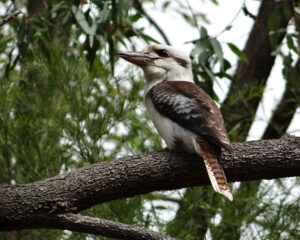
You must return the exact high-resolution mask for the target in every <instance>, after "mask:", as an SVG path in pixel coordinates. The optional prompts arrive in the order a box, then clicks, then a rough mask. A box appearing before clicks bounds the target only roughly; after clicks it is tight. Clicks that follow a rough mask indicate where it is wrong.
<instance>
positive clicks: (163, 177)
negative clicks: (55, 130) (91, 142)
mask: <svg viewBox="0 0 300 240" xmlns="http://www.w3.org/2000/svg"><path fill="white" fill-rule="evenodd" d="M233 147H234V149H235V153H234V155H230V154H228V153H227V152H222V156H221V157H220V162H222V164H223V166H224V169H225V172H226V176H227V179H228V180H229V181H230V182H233V181H250V180H257V179H273V178H280V177H292V176H299V175H300V151H299V148H300V138H297V137H294V136H290V135H287V136H285V137H284V138H281V139H276V140H262V141H252V142H245V143H234V144H233ZM206 184H209V179H208V177H207V173H206V170H205V166H204V164H203V161H202V160H201V159H200V158H199V157H198V156H196V155H188V154H183V153H174V152H170V151H167V150H163V151H159V152H149V153H145V154H141V155H135V156H127V157H123V158H119V159H115V160H111V161H108V162H103V163H99V164H93V165H89V166H87V167H84V168H80V169H77V170H75V171H72V172H69V173H65V174H61V175H59V176H56V177H53V178H48V179H44V180H41V181H38V182H34V183H29V184H25V185H15V186H6V187H2V188H0V196H1V198H0V231H7V230H17V229H24V228H40V227H44V224H43V221H41V220H43V219H47V218H49V217H51V215H55V214H60V213H77V212H80V211H82V210H84V209H87V208H90V207H91V206H94V205H96V204H99V203H103V202H107V201H111V200H114V199H120V198H125V197H132V196H134V195H137V194H144V193H149V192H152V191H156V190H171V189H178V188H184V187H192V186H200V185H206ZM49 227H50V226H49Z"/></svg>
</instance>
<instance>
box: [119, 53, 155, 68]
mask: <svg viewBox="0 0 300 240" xmlns="http://www.w3.org/2000/svg"><path fill="white" fill-rule="evenodd" d="M118 55H119V57H121V58H123V59H124V60H126V61H128V62H130V63H133V64H135V65H137V66H139V67H144V66H147V65H149V64H150V63H152V62H153V61H154V60H156V59H158V57H156V56H152V55H150V54H145V53H143V52H119V53H118Z"/></svg>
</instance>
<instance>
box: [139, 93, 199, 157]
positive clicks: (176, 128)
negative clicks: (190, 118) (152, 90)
mask: <svg viewBox="0 0 300 240" xmlns="http://www.w3.org/2000/svg"><path fill="white" fill-rule="evenodd" d="M145 104H146V108H147V110H148V113H149V115H150V118H151V120H152V122H153V124H154V126H155V128H156V129H157V131H158V133H159V135H160V136H161V137H162V138H163V140H164V141H165V142H166V144H167V147H168V148H169V149H170V150H175V151H176V150H179V149H177V148H178V146H176V140H177V141H178V140H179V141H180V142H182V143H184V146H182V147H183V148H184V150H185V151H186V152H189V153H196V149H195V147H194V144H195V139H196V137H197V135H196V134H195V133H193V132H191V131H189V130H187V129H184V128H183V127H181V126H180V125H178V124H177V123H175V122H173V121H172V120H171V119H169V118H167V117H164V116H162V115H161V114H160V113H159V112H158V111H157V110H156V109H155V107H154V106H153V104H152V101H151V99H150V98H149V97H145ZM197 152H199V151H197Z"/></svg>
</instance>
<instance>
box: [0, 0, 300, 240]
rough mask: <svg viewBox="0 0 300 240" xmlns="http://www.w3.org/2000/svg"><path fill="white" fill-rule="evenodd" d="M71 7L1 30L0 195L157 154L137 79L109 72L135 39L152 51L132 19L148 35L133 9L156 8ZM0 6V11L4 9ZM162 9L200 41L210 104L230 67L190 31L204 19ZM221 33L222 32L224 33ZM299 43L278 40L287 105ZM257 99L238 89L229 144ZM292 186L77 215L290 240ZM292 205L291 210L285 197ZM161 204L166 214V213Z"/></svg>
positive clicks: (197, 192)
mask: <svg viewBox="0 0 300 240" xmlns="http://www.w3.org/2000/svg"><path fill="white" fill-rule="evenodd" d="M80 2H81V1H43V4H38V6H35V8H33V9H31V11H30V12H31V13H30V14H32V15H30V16H28V18H25V17H24V16H23V18H22V19H20V20H19V21H11V22H9V23H8V24H7V26H8V25H9V27H8V30H7V31H2V29H1V31H0V53H1V54H0V99H1V101H0V184H1V185H2V186H3V185H8V184H23V183H28V182H32V181H36V180H39V179H44V178H47V177H50V176H54V175H57V174H59V173H62V172H67V171H70V170H72V169H75V168H79V167H82V166H84V165H86V164H93V163H96V162H102V161H107V160H110V159H113V158H116V157H119V156H124V155H128V154H138V153H143V152H147V151H151V150H159V149H161V148H162V141H161V139H160V137H159V136H158V135H157V134H156V132H155V131H154V128H153V126H152V124H151V123H149V119H148V116H147V114H146V113H145V108H144V104H143V96H142V88H143V86H144V80H143V79H142V77H141V76H140V75H139V74H137V72H134V70H133V69H131V68H126V69H125V68H124V69H122V66H120V67H119V66H118V69H117V70H119V71H120V73H117V71H116V72H115V65H116V63H117V56H116V52H117V49H118V48H119V47H121V46H122V47H123V48H127V49H135V44H134V42H133V40H134V39H136V38H139V39H142V40H143V41H144V42H146V43H151V42H154V43H157V41H156V40H155V39H154V38H153V37H152V36H149V35H147V33H146V31H145V29H144V28H137V27H136V23H137V22H138V21H140V20H141V19H147V20H148V21H149V23H150V24H152V25H153V26H155V23H153V22H151V21H150V20H149V18H147V17H146V14H145V12H144V10H143V8H142V7H143V5H144V3H145V2H152V3H156V2H157V1H154V0H152V1H136V0H130V1H125V0H119V1H114V0H112V1H99V0H92V1H89V3H88V4H85V5H84V7H83V6H82V5H81V4H80ZM211 2H213V3H214V4H217V1H214V0H212V1H211ZM0 3H1V4H4V5H3V6H6V7H7V6H8V4H10V2H9V1H1V2H0ZM29 3H34V1H33V0H31V1H30V0H29V1H28V4H29ZM24 4H25V3H23V1H14V2H13V7H18V8H19V7H23V6H25V7H27V8H29V5H24ZM176 4H177V5H176ZM163 8H164V10H165V12H168V11H172V9H173V11H175V12H176V13H179V14H180V15H181V16H182V17H183V19H184V20H185V21H187V22H188V23H189V24H190V25H191V26H194V27H195V29H196V30H197V31H199V38H198V39H196V40H193V41H191V42H190V43H191V44H193V49H192V52H191V58H192V61H193V72H194V79H195V82H196V83H197V84H199V85H200V86H201V87H203V88H204V89H205V91H206V92H207V93H209V94H210V95H211V96H212V97H213V98H214V99H215V100H216V101H218V100H219V98H218V96H217V95H216V93H215V92H214V88H213V86H214V84H215V83H217V81H218V79H220V78H227V79H229V80H233V81H235V80H236V79H235V76H233V74H232V73H230V72H229V70H232V69H231V66H232V65H233V63H232V62H230V61H229V60H228V59H226V56H224V52H223V49H222V43H221V42H220V41H219V40H218V36H211V35H209V33H208V31H207V30H206V28H205V27H204V26H202V24H199V23H198V22H202V23H203V22H204V23H209V19H207V17H206V15H205V13H202V12H196V11H195V10H194V9H192V8H191V7H190V6H189V5H188V4H184V3H183V2H182V1H164V3H163ZM242 11H244V14H245V15H247V16H249V17H250V18H251V19H255V18H256V17H255V16H253V15H252V14H251V13H250V12H249V11H248V9H247V7H246V6H245V4H244V5H243V6H242ZM295 11H296V12H297V11H298V8H297V7H296V8H295ZM291 13H292V12H291V9H289V8H288V7H285V9H284V17H286V18H289V17H291V16H292V14H291ZM281 17H282V16H279V14H278V12H274V13H273V15H272V17H271V18H270V19H269V22H268V27H269V29H270V41H271V43H272V46H273V48H274V49H276V50H275V51H274V54H278V53H279V52H280V48H279V46H278V44H277V40H278V36H279V35H280V34H282V33H283V32H285V29H281V27H280V19H281ZM156 28H157V26H156ZM230 29H231V25H230V26H229V25H228V26H227V27H226V28H225V31H229V30H230ZM161 34H162V35H163V33H161ZM163 37H164V36H163ZM298 37H299V34H298V33H297V32H294V33H289V34H288V35H287V36H286V46H287V47H288V49H289V54H287V55H286V56H284V61H283V76H284V78H285V79H286V81H287V82H288V85H289V86H292V87H293V89H295V96H296V97H298V95H299V94H296V93H297V91H296V89H298V87H299V84H298V82H299V81H298V80H299V71H298V70H297V68H296V67H294V62H295V61H294V60H295V58H296V57H297V58H298V56H299V42H298V39H297V38H298ZM226 44H227V46H228V47H229V48H230V49H231V51H232V52H233V53H234V54H235V55H236V56H237V57H238V58H240V59H241V60H242V61H244V62H245V63H246V64H247V65H249V64H250V63H249V61H248V59H247V57H246V56H245V54H244V53H243V51H242V50H240V49H239V48H237V47H236V45H234V44H233V43H231V42H228V43H226ZM264 90H265V88H264V86H262V85H260V84H259V81H257V79H254V80H253V81H252V82H251V83H250V82H243V88H241V89H238V90H237V91H236V92H234V94H232V96H231V102H230V104H229V106H228V107H229V108H232V107H234V105H235V103H237V102H242V103H243V106H244V109H240V112H239V114H238V115H237V116H231V119H227V121H231V120H232V119H243V120H245V119H246V122H247V124H240V122H241V121H237V124H236V125H234V126H233V127H232V128H231V129H228V130H230V132H229V135H230V136H231V140H233V141H239V140H241V139H245V137H246V136H247V133H248V132H247V130H243V129H248V127H249V126H250V125H251V124H252V119H253V117H254V116H255V114H256V109H252V108H251V107H250V105H251V101H253V100H255V99H258V100H260V99H261V98H262V95H263V93H264ZM297 184H298V185H299V179H298V180H295V182H293V184H291V185H289V182H288V181H286V182H285V181H273V182H272V183H271V185H268V184H266V183H264V182H263V183H261V182H247V183H241V184H240V185H238V184H234V185H233V189H234V190H233V195H234V202H228V201H227V200H225V199H224V198H222V197H221V196H219V195H218V194H216V193H214V192H213V191H212V189H211V187H210V186H207V187H199V188H191V189H187V190H186V191H181V193H179V194H178V193H176V194H174V193H173V194H172V195H171V196H169V193H165V192H162V193H151V194H147V195H143V196H135V197H132V198H128V199H120V200H116V201H112V202H108V203H104V204H101V205H98V206H94V207H92V208H90V209H88V210H85V211H84V212H83V214H86V215H90V216H95V217H99V218H105V219H111V220H114V221H117V222H123V223H127V224H134V225H138V226H142V227H146V228H151V229H154V230H158V231H160V232H163V233H167V234H170V235H172V236H175V237H179V238H182V239H188V240H194V239H205V238H206V239H210V238H211V239H296V238H297V234H298V233H299V231H300V229H299V224H298V223H299V214H297V213H298V212H299V206H300V205H299V196H293V195H292V191H294V190H295V186H297ZM272 189H273V192H272V194H270V191H271V190H272ZM274 189H275V190H276V191H274ZM280 194H282V196H280ZM173 195H175V197H174V196H173ZM290 195H291V196H293V198H292V200H293V201H291V200H289V199H288V198H287V197H288V196H290ZM166 202H172V203H173V206H175V207H168V206H167V205H166V204H165V203H166ZM146 206H150V207H146ZM170 212H173V213H174V214H175V218H174V219H172V220H170V221H168V222H167V221H166V220H165V219H164V218H163V217H162V215H163V214H167V215H168V214H170ZM253 229H256V230H253ZM0 239H106V238H103V237H98V236H92V235H87V234H81V233H70V232H62V231H56V230H51V231H50V230H25V231H17V232H12V233H1V234H0Z"/></svg>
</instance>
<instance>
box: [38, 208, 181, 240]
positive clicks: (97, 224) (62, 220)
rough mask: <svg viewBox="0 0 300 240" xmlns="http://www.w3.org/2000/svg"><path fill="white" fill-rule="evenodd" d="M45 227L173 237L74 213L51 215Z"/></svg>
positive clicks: (153, 239) (150, 239) (132, 239)
mask: <svg viewBox="0 0 300 240" xmlns="http://www.w3.org/2000/svg"><path fill="white" fill-rule="evenodd" d="M44 227H45V228H56V229H63V230H64V229H67V230H70V231H76V232H82V233H89V234H93V235H101V236H105V237H111V238H115V239H125V240H136V239H139V240H161V239H166V240H172V239H174V240H175V238H172V237H169V236H166V235H161V234H159V233H157V232H154V231H151V230H147V229H145V228H142V227H136V226H131V225H127V224H123V223H115V222H113V221H109V220H103V219H98V218H93V217H89V216H81V215H79V214H74V213H66V214H58V215H51V216H49V217H47V219H46V221H45V225H44Z"/></svg>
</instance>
